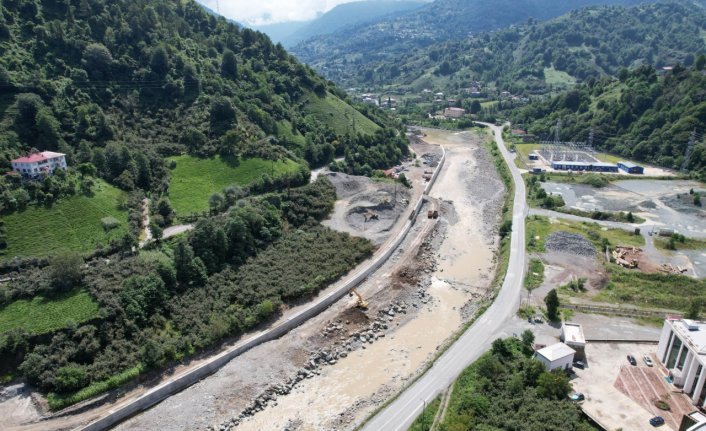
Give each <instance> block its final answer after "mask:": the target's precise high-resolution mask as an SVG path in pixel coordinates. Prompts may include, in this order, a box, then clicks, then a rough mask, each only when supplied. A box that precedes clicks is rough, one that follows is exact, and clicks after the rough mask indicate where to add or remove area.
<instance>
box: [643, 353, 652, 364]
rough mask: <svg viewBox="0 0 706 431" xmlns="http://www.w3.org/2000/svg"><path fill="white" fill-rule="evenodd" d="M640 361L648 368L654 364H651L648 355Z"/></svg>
mask: <svg viewBox="0 0 706 431" xmlns="http://www.w3.org/2000/svg"><path fill="white" fill-rule="evenodd" d="M642 360H643V361H645V365H647V366H648V367H651V366H652V365H654V363H653V362H652V358H650V355H645V356H643V357H642Z"/></svg>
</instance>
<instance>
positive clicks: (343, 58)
mask: <svg viewBox="0 0 706 431" xmlns="http://www.w3.org/2000/svg"><path fill="white" fill-rule="evenodd" d="M641 2H642V1H640V0H570V1H566V0H500V1H498V0H494V1H491V0H436V1H434V2H433V3H430V4H428V5H426V6H424V7H422V8H419V9H415V10H413V11H410V12H407V13H403V14H396V15H393V16H391V17H386V18H381V19H378V20H376V21H373V22H371V23H367V24H362V25H358V26H354V27H350V28H347V29H344V30H341V31H338V32H336V33H333V34H330V35H325V36H317V37H314V38H312V39H309V40H306V41H305V42H303V43H301V44H299V45H297V46H295V47H294V48H293V49H292V52H293V53H294V55H296V56H297V57H298V58H299V59H301V60H302V61H304V62H305V63H307V64H309V65H311V66H312V67H314V68H315V69H316V70H318V71H320V72H321V73H322V74H323V75H324V76H325V77H327V78H328V79H332V80H334V81H335V82H337V83H339V84H341V85H345V86H355V85H359V84H366V83H367V81H366V79H365V78H366V76H363V77H362V78H363V79H361V76H360V75H359V73H358V71H359V70H360V69H361V68H365V69H367V70H371V69H372V70H374V69H376V68H378V67H380V66H383V65H388V66H390V67H392V66H393V65H395V64H397V63H398V62H404V61H405V60H406V59H407V58H408V57H409V55H410V54H412V53H413V52H414V51H415V50H417V49H420V48H426V47H429V46H432V45H435V44H438V43H442V42H445V41H449V40H459V39H465V38H468V37H469V36H473V35H476V34H478V33H480V32H484V31H490V30H497V29H500V28H505V27H508V26H511V25H515V24H520V23H522V22H525V21H527V20H528V19H537V20H545V19H549V18H553V17H556V16H559V15H562V14H564V13H566V12H568V11H570V10H572V9H576V8H580V7H585V6H590V5H599V4H621V5H633V4H638V3H641Z"/></svg>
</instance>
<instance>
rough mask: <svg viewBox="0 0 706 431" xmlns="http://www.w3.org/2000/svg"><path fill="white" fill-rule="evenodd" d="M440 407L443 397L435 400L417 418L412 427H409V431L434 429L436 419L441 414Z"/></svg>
mask: <svg viewBox="0 0 706 431" xmlns="http://www.w3.org/2000/svg"><path fill="white" fill-rule="evenodd" d="M439 407H441V395H439V396H438V397H436V398H434V399H433V400H432V402H430V403H429V404H428V405H427V406H426V408H425V409H424V410H423V411H422V413H421V414H420V415H419V416H417V419H415V420H414V422H413V423H412V426H410V427H409V429H408V430H407V431H429V430H431V429H432V424H433V423H434V419H435V418H436V416H437V415H438V414H439Z"/></svg>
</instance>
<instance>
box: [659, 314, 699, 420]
mask: <svg viewBox="0 0 706 431" xmlns="http://www.w3.org/2000/svg"><path fill="white" fill-rule="evenodd" d="M657 359H659V361H660V362H661V363H662V364H663V365H664V367H665V368H666V369H667V371H669V378H670V379H671V382H672V383H673V384H674V386H676V387H677V388H679V389H681V390H683V391H684V393H685V394H686V395H687V396H689V398H690V399H691V402H692V403H693V404H694V405H696V406H698V407H701V408H704V407H705V403H704V399H706V385H704V383H706V372H705V371H704V366H705V365H706V323H703V322H696V321H693V320H689V319H682V318H680V317H668V318H667V319H666V320H665V321H664V326H663V327H662V335H661V336H660V338H659V345H658V346H657Z"/></svg>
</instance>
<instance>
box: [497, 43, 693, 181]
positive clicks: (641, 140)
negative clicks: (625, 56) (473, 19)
mask: <svg viewBox="0 0 706 431" xmlns="http://www.w3.org/2000/svg"><path fill="white" fill-rule="evenodd" d="M705 65H706V56H704V55H701V56H699V57H698V58H697V59H696V61H695V66H694V67H690V68H685V67H683V66H676V67H675V68H674V70H672V71H671V72H668V73H667V74H666V75H664V76H663V77H660V76H657V74H656V72H655V70H654V68H653V67H652V66H641V67H639V68H637V69H635V70H633V71H628V70H626V69H624V70H622V71H621V72H620V73H619V77H620V79H614V78H603V79H599V80H594V79H589V80H588V81H587V82H586V83H585V84H582V85H579V86H578V87H576V88H575V89H574V90H571V91H568V92H566V93H564V94H561V95H559V96H556V97H552V98H549V99H545V100H541V101H536V102H534V103H530V104H529V105H528V106H525V107H523V108H520V109H518V110H516V111H515V112H514V113H513V114H512V116H511V117H512V119H513V121H514V122H515V124H520V125H525V126H526V127H527V128H528V130H529V131H530V132H531V133H534V134H536V135H538V136H551V135H552V133H553V131H554V129H553V127H554V125H555V124H556V122H557V120H558V119H561V121H562V128H561V139H563V140H587V139H588V136H589V133H590V130H591V128H593V130H594V136H595V139H594V145H595V146H596V147H598V148H599V149H601V150H603V151H609V152H611V153H615V154H619V155H622V156H624V157H626V158H629V159H634V160H641V161H646V162H651V163H656V164H658V165H661V166H665V167H668V168H676V169H679V168H680V167H681V166H682V163H683V161H684V156H685V154H686V148H687V143H688V142H689V140H690V138H691V137H692V133H693V132H696V134H695V135H694V136H695V140H694V142H695V145H694V148H693V153H692V157H691V161H690V162H689V163H688V165H687V166H686V168H687V169H689V170H692V171H698V172H700V175H701V177H702V178H706V141H705V140H704V134H705V131H706V73H705V72H704V67H705Z"/></svg>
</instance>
